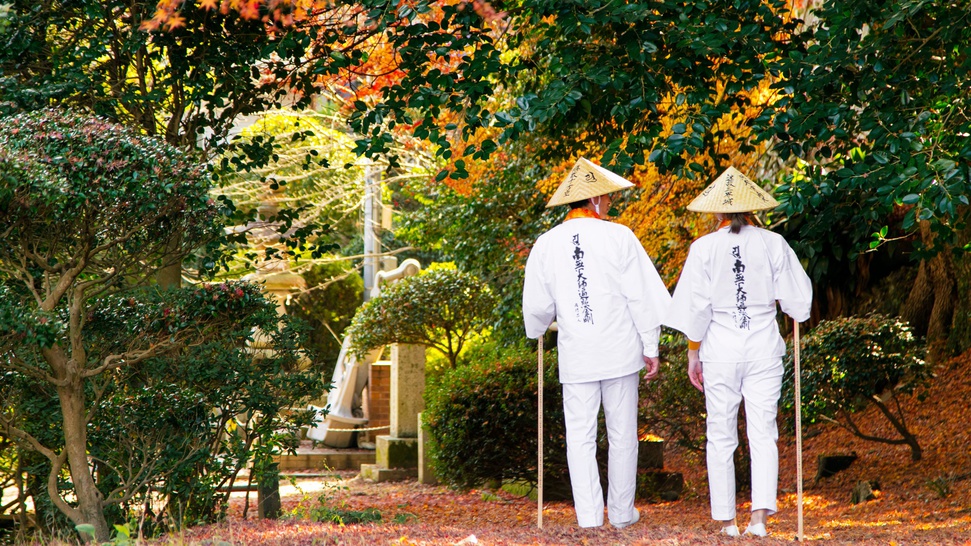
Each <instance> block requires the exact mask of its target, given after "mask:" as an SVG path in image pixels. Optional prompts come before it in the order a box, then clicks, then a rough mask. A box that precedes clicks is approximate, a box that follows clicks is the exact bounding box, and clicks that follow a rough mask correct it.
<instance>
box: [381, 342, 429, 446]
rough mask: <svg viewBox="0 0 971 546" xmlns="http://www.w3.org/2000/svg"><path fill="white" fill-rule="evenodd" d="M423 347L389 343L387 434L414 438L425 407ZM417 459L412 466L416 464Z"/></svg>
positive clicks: (416, 435)
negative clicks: (388, 418) (389, 429)
mask: <svg viewBox="0 0 971 546" xmlns="http://www.w3.org/2000/svg"><path fill="white" fill-rule="evenodd" d="M424 392H425V346H424V345H406V344H401V343H395V344H392V345H391V401H390V404H389V406H390V410H391V416H390V425H391V431H390V435H391V436H393V437H395V438H417V437H418V414H419V413H421V411H422V410H424V409H425V400H424V397H423V394H424ZM417 464H418V462H417V459H416V460H415V465H417Z"/></svg>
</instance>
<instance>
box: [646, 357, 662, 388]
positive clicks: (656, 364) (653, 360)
mask: <svg viewBox="0 0 971 546" xmlns="http://www.w3.org/2000/svg"><path fill="white" fill-rule="evenodd" d="M660 364H661V361H660V360H659V359H658V357H656V356H645V357H644V367H646V368H647V373H646V374H644V382H650V381H651V380H652V379H655V378H657V374H658V373H659V372H660V371H661V365H660Z"/></svg>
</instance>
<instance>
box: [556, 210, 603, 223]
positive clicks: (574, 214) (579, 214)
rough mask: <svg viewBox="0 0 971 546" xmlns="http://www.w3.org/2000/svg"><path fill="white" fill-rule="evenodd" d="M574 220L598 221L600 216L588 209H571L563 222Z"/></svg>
mask: <svg viewBox="0 0 971 546" xmlns="http://www.w3.org/2000/svg"><path fill="white" fill-rule="evenodd" d="M575 218H596V219H597V220H599V219H600V215H599V214H597V213H596V212H594V211H592V210H590V209H582V208H581V209H572V210H570V212H568V213H566V218H565V219H564V220H563V221H564V222H566V221H567V220H573V219H575Z"/></svg>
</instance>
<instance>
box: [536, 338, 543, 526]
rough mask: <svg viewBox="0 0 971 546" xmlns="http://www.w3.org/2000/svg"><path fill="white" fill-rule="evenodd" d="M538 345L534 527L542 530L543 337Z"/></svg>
mask: <svg viewBox="0 0 971 546" xmlns="http://www.w3.org/2000/svg"><path fill="white" fill-rule="evenodd" d="M538 341H539V345H537V348H536V354H537V357H536V359H537V370H536V375H537V378H538V380H537V385H538V391H537V392H538V396H539V402H538V406H539V415H538V423H539V426H538V427H537V428H538V430H539V432H538V434H539V436H538V437H537V440H538V444H539V447H538V448H537V454H536V459H537V461H536V464H537V466H536V468H537V471H536V526H537V527H539V528H540V529H542V528H543V336H542V335H540V336H539V340H538Z"/></svg>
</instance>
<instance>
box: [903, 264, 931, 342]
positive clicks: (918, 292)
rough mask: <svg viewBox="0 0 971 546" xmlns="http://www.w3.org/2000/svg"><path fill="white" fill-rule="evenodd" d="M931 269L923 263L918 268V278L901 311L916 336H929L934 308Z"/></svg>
mask: <svg viewBox="0 0 971 546" xmlns="http://www.w3.org/2000/svg"><path fill="white" fill-rule="evenodd" d="M929 269H930V267H929V266H928V265H927V262H926V261H921V262H920V265H919V266H918V268H917V278H916V279H914V286H913V288H911V289H910V294H909V295H908V296H907V301H905V302H904V305H903V307H901V309H900V316H901V318H903V319H904V320H906V321H907V322H909V323H910V327H911V328H913V332H914V334H915V335H918V336H924V335H927V326H928V323H929V322H930V315H931V310H932V309H933V308H934V287H933V286H932V285H931V274H930V271H929Z"/></svg>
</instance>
